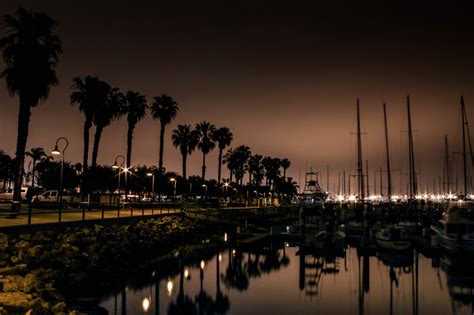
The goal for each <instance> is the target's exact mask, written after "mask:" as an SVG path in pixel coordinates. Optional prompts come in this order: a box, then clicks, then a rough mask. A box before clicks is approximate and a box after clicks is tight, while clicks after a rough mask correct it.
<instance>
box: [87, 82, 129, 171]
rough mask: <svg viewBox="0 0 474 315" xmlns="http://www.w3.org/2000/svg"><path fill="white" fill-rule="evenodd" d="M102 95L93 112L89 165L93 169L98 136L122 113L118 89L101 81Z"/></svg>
mask: <svg viewBox="0 0 474 315" xmlns="http://www.w3.org/2000/svg"><path fill="white" fill-rule="evenodd" d="M101 85H102V89H103V92H107V93H104V94H102V95H103V96H104V98H103V101H102V102H100V103H99V104H98V105H99V106H98V108H96V111H95V113H94V125H95V128H96V129H95V135H94V147H93V148H92V163H91V167H92V168H93V169H94V168H95V167H96V166H97V155H98V152H99V145H100V138H101V136H102V131H103V130H104V128H105V127H107V126H108V125H110V123H111V122H112V120H114V119H116V118H118V117H120V114H121V113H123V110H122V108H123V104H124V98H125V97H124V95H123V94H122V93H120V91H119V89H117V88H111V87H110V85H108V84H107V83H105V82H103V81H101Z"/></svg>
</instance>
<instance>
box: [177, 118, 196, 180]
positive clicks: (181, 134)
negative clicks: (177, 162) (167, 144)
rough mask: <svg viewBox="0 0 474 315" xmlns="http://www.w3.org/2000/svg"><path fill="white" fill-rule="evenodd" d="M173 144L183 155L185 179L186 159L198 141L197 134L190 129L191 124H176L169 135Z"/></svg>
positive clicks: (184, 175) (184, 176) (184, 174)
mask: <svg viewBox="0 0 474 315" xmlns="http://www.w3.org/2000/svg"><path fill="white" fill-rule="evenodd" d="M171 140H172V141H173V145H174V146H175V147H176V148H178V149H179V151H180V152H181V156H182V157H183V178H184V180H186V160H187V157H188V154H191V153H192V152H193V151H194V149H196V145H197V144H198V141H199V134H198V133H197V131H196V130H192V129H191V125H188V124H184V125H178V126H177V127H176V129H175V130H173V134H172V135H171Z"/></svg>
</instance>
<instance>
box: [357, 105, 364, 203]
mask: <svg viewBox="0 0 474 315" xmlns="http://www.w3.org/2000/svg"><path fill="white" fill-rule="evenodd" d="M357 181H358V185H359V187H358V188H359V198H360V200H364V199H365V193H364V173H363V168H362V139H361V132H360V113H359V98H357Z"/></svg>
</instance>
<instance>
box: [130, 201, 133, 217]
mask: <svg viewBox="0 0 474 315" xmlns="http://www.w3.org/2000/svg"><path fill="white" fill-rule="evenodd" d="M130 216H131V217H133V205H132V204H130Z"/></svg>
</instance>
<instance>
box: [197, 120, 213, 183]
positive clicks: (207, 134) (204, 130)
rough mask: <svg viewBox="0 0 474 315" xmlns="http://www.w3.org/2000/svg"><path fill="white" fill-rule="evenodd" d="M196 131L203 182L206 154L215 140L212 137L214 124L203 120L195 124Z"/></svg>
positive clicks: (211, 148) (204, 178)
mask: <svg viewBox="0 0 474 315" xmlns="http://www.w3.org/2000/svg"><path fill="white" fill-rule="evenodd" d="M196 131H197V132H198V135H199V143H198V148H199V149H200V150H201V152H202V181H203V182H204V181H205V180H206V155H207V154H208V153H209V152H210V151H212V150H214V148H215V147H216V142H215V140H214V138H213V137H212V135H213V134H214V132H215V131H216V126H214V125H213V124H211V123H210V122H207V121H203V122H201V123H199V124H197V125H196Z"/></svg>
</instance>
